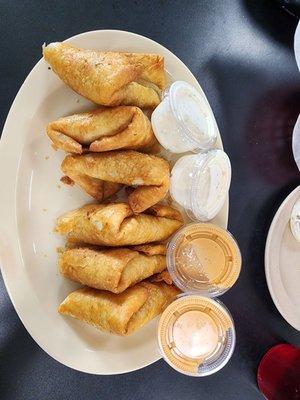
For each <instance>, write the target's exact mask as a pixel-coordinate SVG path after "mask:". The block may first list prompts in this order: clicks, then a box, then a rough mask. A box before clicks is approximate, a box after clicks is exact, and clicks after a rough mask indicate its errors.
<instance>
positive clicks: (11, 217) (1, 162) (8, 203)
mask: <svg viewBox="0 0 300 400" xmlns="http://www.w3.org/2000/svg"><path fill="white" fill-rule="evenodd" d="M110 32H112V33H116V32H117V33H120V34H125V35H128V37H131V38H132V39H134V38H136V39H142V40H145V41H149V43H152V44H155V45H159V46H160V47H161V48H162V49H163V50H164V52H166V53H168V54H169V55H170V56H171V57H172V58H173V59H174V60H175V61H176V62H177V63H179V64H180V65H181V67H182V68H183V69H185V71H186V73H187V74H188V75H189V77H190V79H191V80H193V81H194V84H195V85H196V87H198V89H199V90H200V91H201V92H202V93H203V94H204V92H203V90H202V88H201V86H200V84H199V83H198V81H197V79H196V78H195V77H194V75H193V74H192V72H191V71H190V70H189V68H188V67H187V66H186V65H185V64H184V63H183V62H182V61H181V60H180V59H179V58H178V57H177V56H176V55H175V54H174V53H172V52H171V51H170V50H168V49H167V48H166V47H164V46H162V45H161V44H159V43H157V42H156V41H154V40H152V39H149V38H147V37H145V36H142V35H139V34H136V33H133V32H128V31H123V30H111V29H105V30H93V31H87V32H83V33H80V34H78V35H74V36H72V37H70V38H67V39H66V40H65V41H73V40H76V39H77V38H80V37H83V36H85V35H89V34H95V33H110ZM42 62H43V59H42V58H41V59H40V60H39V61H38V62H37V63H36V64H35V66H34V67H33V68H32V70H31V71H30V73H29V74H28V75H27V77H26V79H25V80H24V82H23V84H22V85H21V87H20V89H19V91H18V92H17V94H16V96H15V99H14V101H13V103H12V105H11V108H10V110H9V113H8V115H7V118H6V121H5V124H4V127H3V131H2V136H1V140H0V155H1V157H0V182H2V183H3V182H4V181H5V182H7V181H9V182H10V185H8V186H7V187H6V190H5V194H4V196H3V199H2V200H3V201H2V207H0V217H1V220H2V221H6V222H7V223H8V224H7V225H6V226H5V228H4V229H1V231H0V268H1V273H2V277H3V281H4V283H5V286H6V290H7V292H8V294H9V297H10V300H11V302H12V304H13V306H14V308H15V310H16V312H17V314H18V316H19V318H20V320H21V322H22V324H23V325H24V327H25V329H26V330H27V331H28V333H29V334H30V335H31V337H32V338H33V339H34V340H35V342H36V343H37V344H38V345H39V346H40V347H41V348H42V349H43V350H44V351H45V352H46V353H47V354H48V355H50V356H51V357H52V358H54V359H55V360H56V361H58V362H60V363H62V364H64V365H66V366H68V367H70V368H73V369H75V370H78V371H82V372H86V373H92V374H96V375H97V374H99V375H112V374H121V373H127V372H131V371H135V370H137V369H140V368H143V367H146V366H148V365H150V364H152V363H154V362H156V361H157V360H159V359H160V358H161V357H156V359H154V360H153V361H150V362H148V363H143V364H141V365H140V366H139V367H138V368H131V369H124V370H123V371H118V372H114V371H107V372H103V371H101V372H97V371H89V370H88V369H87V368H83V367H78V366H74V365H72V364H71V363H68V362H66V361H65V360H64V359H62V358H61V357H60V356H59V355H57V354H53V352H52V351H51V348H49V346H48V345H47V344H45V343H43V341H42V340H41V338H39V337H37V336H36V334H35V333H34V332H33V328H32V326H30V324H29V323H28V322H27V317H26V312H25V311H24V305H22V304H20V296H19V294H18V290H16V289H17V288H16V284H15V282H13V281H12V279H11V277H10V276H9V266H8V265H7V264H6V263H4V262H3V259H4V255H5V257H6V256H7V254H8V253H9V254H10V259H11V260H12V262H14V263H17V264H18V266H19V267H20V266H22V264H24V261H23V259H22V253H21V247H20V243H19V238H18V228H17V215H16V192H17V186H18V185H17V179H16V178H17V176H18V169H19V162H20V153H18V152H15V153H14V152H12V153H9V151H7V148H8V146H9V148H12V146H13V143H11V140H12V137H11V135H9V132H10V129H9V126H10V122H11V120H12V119H13V118H16V115H17V112H18V110H17V108H18V106H19V105H20V104H18V103H20V98H21V96H22V92H23V91H24V90H25V88H26V86H27V85H29V82H30V80H31V79H32V77H33V75H34V73H35V71H36V69H38V68H39V67H40V66H41V63H42ZM216 126H217V124H216ZM217 129H218V128H217ZM220 146H221V147H222V143H221V142H220ZM11 163H14V165H15V167H16V168H15V169H12V170H11V169H9V168H8V166H9V164H11ZM228 208H229V207H228V200H227V203H226V206H225V214H226V225H227V223H228ZM13 240H15V243H13ZM10 249H13V250H14V251H11V250H10ZM25 278H26V277H25V276H24V279H25Z"/></svg>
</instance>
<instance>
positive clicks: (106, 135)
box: [47, 106, 156, 154]
mask: <svg viewBox="0 0 300 400" xmlns="http://www.w3.org/2000/svg"><path fill="white" fill-rule="evenodd" d="M47 135H48V136H49V138H50V139H51V141H52V142H53V145H54V147H55V148H56V149H62V150H64V151H66V152H68V153H74V154H81V153H83V152H87V151H92V152H103V151H109V150H117V149H140V148H150V147H152V146H153V145H154V144H155V143H156V140H155V136H154V134H153V131H152V128H151V123H150V121H149V119H148V117H147V116H146V115H145V114H144V113H143V112H142V110H141V109H139V108H138V107H132V106H119V107H109V108H104V107H102V108H98V109H96V110H92V111H89V112H85V113H81V114H74V115H70V116H69V117H63V118H60V119H58V120H57V121H53V122H50V124H48V126H47Z"/></svg>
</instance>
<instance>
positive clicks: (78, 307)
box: [58, 282, 179, 335]
mask: <svg viewBox="0 0 300 400" xmlns="http://www.w3.org/2000/svg"><path fill="white" fill-rule="evenodd" d="M178 293H179V290H178V289H177V288H175V287H174V286H172V285H167V284H166V283H164V282H159V283H149V282H141V283H138V284H136V285H135V286H133V287H131V288H128V289H126V290H125V291H124V292H122V293H119V294H114V293H109V292H107V291H103V290H97V289H92V288H88V287H84V288H82V289H79V290H76V291H75V292H72V293H71V294H69V296H68V297H67V298H66V299H65V300H64V301H63V302H62V303H61V305H60V306H59V308H58V311H59V312H60V313H61V314H65V315H69V316H71V317H74V318H77V319H79V320H81V321H84V322H87V323H88V324H91V325H93V326H94V327H96V328H98V329H100V330H103V331H107V332H110V333H115V334H117V335H129V334H131V333H133V332H135V331H136V330H138V329H139V328H141V327H142V326H144V325H145V324H147V323H148V322H149V321H151V320H152V319H153V318H154V317H156V316H157V315H158V314H160V313H161V312H162V311H163V310H164V309H165V307H166V306H167V305H168V304H169V303H170V302H171V301H172V300H173V299H174V298H175V297H176V295H177V294H178Z"/></svg>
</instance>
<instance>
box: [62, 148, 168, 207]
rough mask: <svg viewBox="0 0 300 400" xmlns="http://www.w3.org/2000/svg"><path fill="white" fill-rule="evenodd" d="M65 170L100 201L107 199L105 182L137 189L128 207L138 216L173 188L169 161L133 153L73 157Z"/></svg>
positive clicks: (71, 156) (69, 157)
mask: <svg viewBox="0 0 300 400" xmlns="http://www.w3.org/2000/svg"><path fill="white" fill-rule="evenodd" d="M61 169H62V171H63V173H64V174H65V175H67V176H68V177H70V178H71V179H72V180H73V181H74V182H76V183H77V184H78V185H79V186H81V187H82V188H83V189H84V190H85V191H86V192H87V193H88V194H90V195H91V196H93V197H94V198H95V199H96V200H99V201H101V200H102V199H103V182H110V183H111V184H117V185H119V184H124V185H129V186H137V187H136V188H135V190H133V192H131V193H130V195H129V196H128V203H129V205H130V207H131V208H132V210H133V211H134V212H135V213H140V212H143V211H144V210H146V209H147V208H149V207H151V206H153V205H154V204H156V203H157V202H159V201H160V200H162V199H163V198H164V197H165V195H166V194H167V192H168V189H169V184H170V170H169V164H168V163H167V161H165V160H164V159H162V158H160V157H156V156H153V155H149V154H143V153H139V152H137V151H133V150H127V151H114V152H106V153H101V154H83V155H69V156H67V157H66V158H65V159H64V160H63V162H62V165H61ZM98 185H99V188H98Z"/></svg>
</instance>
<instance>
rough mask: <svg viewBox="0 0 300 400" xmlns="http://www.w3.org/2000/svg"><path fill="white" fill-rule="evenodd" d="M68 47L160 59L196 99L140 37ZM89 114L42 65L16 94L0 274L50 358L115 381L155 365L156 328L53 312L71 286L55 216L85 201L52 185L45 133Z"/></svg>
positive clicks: (110, 35)
mask: <svg viewBox="0 0 300 400" xmlns="http://www.w3.org/2000/svg"><path fill="white" fill-rule="evenodd" d="M67 41H68V42H71V43H74V44H75V45H76V46H79V47H83V48H92V49H99V50H112V51H114V50H115V51H129V52H145V53H160V54H162V55H163V56H164V57H165V64H166V69H167V71H168V73H169V74H170V75H171V76H172V78H174V79H181V80H185V81H187V82H189V83H191V84H192V85H194V86H195V87H196V88H197V89H198V90H200V91H201V92H202V89H201V88H200V86H199V84H198V82H197V80H196V79H195V77H194V76H193V74H192V73H191V72H190V71H189V69H188V68H187V67H186V66H185V65H184V64H183V63H182V62H181V61H180V60H179V59H178V58H177V57H176V56H175V55H174V54H172V53H171V52H170V51H169V50H167V49H166V48H164V47H163V46H161V45H160V44H158V43H156V42H154V41H152V40H150V39H147V38H145V37H143V36H139V35H136V34H133V33H129V32H123V31H112V30H103V31H93V32H86V33H83V34H80V35H77V36H74V37H72V38H70V39H68V40H67ZM90 106H91V103H89V102H88V101H87V100H85V99H84V98H82V97H80V96H79V95H77V94H76V93H75V92H73V91H72V90H71V89H69V88H68V87H67V86H66V85H64V84H63V83H62V82H61V81H60V80H59V78H58V77H57V76H56V75H55V74H54V73H53V72H52V71H50V70H49V69H48V66H47V64H46V63H45V62H44V60H40V61H39V62H38V63H37V64H36V66H35V67H34V68H33V70H32V71H31V72H30V74H29V75H28V77H27V78H26V80H25V82H24V84H23V85H22V87H21V89H20V91H19V93H18V94H17V96H16V98H15V101H14V103H13V105H12V107H11V109H10V112H9V114H8V117H7V121H6V123H5V126H4V130H3V135H2V140H1V143H0V184H1V207H0V220H1V232H0V257H1V267H2V275H3V278H4V281H5V284H6V287H7V290H8V293H9V295H10V298H11V300H12V302H13V304H14V307H15V309H16V311H17V313H18V315H19V317H20V319H21V320H22V322H23V324H24V326H25V327H26V329H27V330H28V332H29V333H30V335H31V336H32V337H33V339H34V340H35V341H36V342H37V343H38V344H39V345H40V346H41V347H42V348H43V349H44V350H45V351H46V352H47V353H48V354H49V355H51V356H52V357H53V358H55V359H56V360H57V361H59V362H61V363H63V364H65V365H67V366H69V367H72V368H74V369H77V370H80V371H84V372H89V373H93V374H107V375H108V374H120V373H124V372H129V371H134V370H137V369H139V368H142V367H144V366H146V365H149V364H151V363H153V362H155V361H156V360H158V359H159V358H160V357H161V356H160V354H159V352H158V347H157V344H156V322H155V321H152V322H151V323H150V324H148V325H147V326H146V327H144V328H143V329H141V330H140V331H139V332H137V333H136V334H134V335H132V336H130V337H128V338H122V337H116V336H112V335H108V334H105V333H101V332H99V331H97V330H96V329H94V328H92V327H89V326H87V325H85V324H83V323H81V322H79V321H76V320H73V319H71V318H65V317H62V316H61V315H59V314H58V313H57V306H58V304H59V303H60V302H61V301H62V300H63V299H64V298H65V297H66V296H67V294H68V293H70V292H71V291H72V290H74V289H75V288H76V287H77V286H76V284H74V283H72V282H69V281H67V280H66V279H63V278H61V277H60V276H59V274H58V272H57V265H56V264H57V254H56V248H57V247H58V246H61V245H62V244H63V242H62V240H61V239H60V238H58V237H56V236H55V235H54V234H53V232H52V230H53V226H54V222H55V219H56V218H57V216H59V215H60V214H62V213H64V212H66V211H68V210H72V209H74V208H76V207H79V206H81V205H82V204H83V203H85V202H88V201H90V200H91V199H90V198H89V197H87V196H86V195H85V194H84V193H83V192H82V191H81V190H80V189H77V188H76V187H72V188H70V187H67V186H63V185H61V186H60V185H59V183H60V182H59V179H60V177H61V172H60V163H61V161H62V159H63V157H64V155H63V153H62V152H60V151H58V152H55V151H54V150H52V148H51V146H50V143H49V140H48V139H47V137H46V135H45V126H46V124H47V123H48V122H49V121H51V120H54V119H57V118H58V117H60V116H63V115H68V114H71V113H74V112H78V111H83V110H85V109H86V108H88V107H90ZM216 129H217V127H216ZM221 146H222V144H221V140H220V138H219V142H218V147H221ZM227 218H228V202H227V204H226V205H225V206H224V208H223V210H222V211H221V213H220V214H219V215H218V216H217V218H216V222H217V223H218V224H220V225H221V226H224V227H226V226H227Z"/></svg>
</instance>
